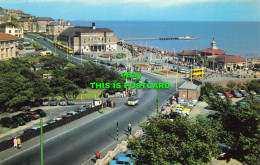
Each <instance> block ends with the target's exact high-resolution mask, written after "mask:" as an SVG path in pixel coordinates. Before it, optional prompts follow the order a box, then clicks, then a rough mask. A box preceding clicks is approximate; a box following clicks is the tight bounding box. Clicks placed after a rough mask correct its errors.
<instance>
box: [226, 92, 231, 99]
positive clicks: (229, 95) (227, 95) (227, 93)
mask: <svg viewBox="0 0 260 165" xmlns="http://www.w3.org/2000/svg"><path fill="white" fill-rule="evenodd" d="M224 94H225V95H226V97H229V98H232V97H233V95H232V94H231V93H230V92H224Z"/></svg>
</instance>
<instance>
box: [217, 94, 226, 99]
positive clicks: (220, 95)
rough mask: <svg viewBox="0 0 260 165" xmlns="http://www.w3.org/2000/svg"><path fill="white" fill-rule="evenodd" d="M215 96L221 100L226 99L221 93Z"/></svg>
mask: <svg viewBox="0 0 260 165" xmlns="http://www.w3.org/2000/svg"><path fill="white" fill-rule="evenodd" d="M216 96H217V97H218V98H221V99H225V98H226V97H225V96H224V95H223V93H216Z"/></svg>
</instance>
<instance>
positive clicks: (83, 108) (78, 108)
mask: <svg viewBox="0 0 260 165" xmlns="http://www.w3.org/2000/svg"><path fill="white" fill-rule="evenodd" d="M86 110H87V109H86V108H85V107H77V108H76V109H75V111H76V112H83V111H86Z"/></svg>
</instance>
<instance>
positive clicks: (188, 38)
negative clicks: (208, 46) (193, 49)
mask: <svg viewBox="0 0 260 165" xmlns="http://www.w3.org/2000/svg"><path fill="white" fill-rule="evenodd" d="M178 39H179V40H195V39H197V37H191V36H182V37H178Z"/></svg>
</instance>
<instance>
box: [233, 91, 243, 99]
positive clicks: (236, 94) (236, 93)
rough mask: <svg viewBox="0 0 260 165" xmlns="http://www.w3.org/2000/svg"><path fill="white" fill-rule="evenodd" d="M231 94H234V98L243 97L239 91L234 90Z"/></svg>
mask: <svg viewBox="0 0 260 165" xmlns="http://www.w3.org/2000/svg"><path fill="white" fill-rule="evenodd" d="M231 94H232V95H233V96H234V97H242V95H241V94H240V93H239V92H238V90H232V91H231Z"/></svg>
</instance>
